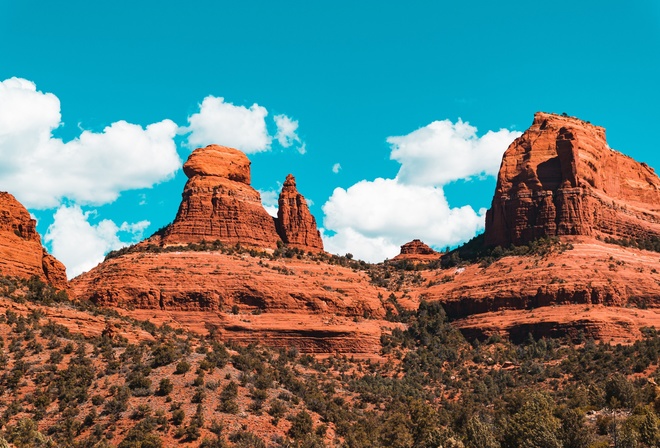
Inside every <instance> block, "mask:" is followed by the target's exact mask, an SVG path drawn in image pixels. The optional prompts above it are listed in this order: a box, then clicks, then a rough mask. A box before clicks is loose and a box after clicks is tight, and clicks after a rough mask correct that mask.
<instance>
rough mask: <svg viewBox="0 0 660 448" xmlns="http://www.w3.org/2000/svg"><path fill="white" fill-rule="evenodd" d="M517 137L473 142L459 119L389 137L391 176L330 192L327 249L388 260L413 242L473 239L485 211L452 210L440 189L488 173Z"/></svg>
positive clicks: (473, 134)
mask: <svg viewBox="0 0 660 448" xmlns="http://www.w3.org/2000/svg"><path fill="white" fill-rule="evenodd" d="M519 135H520V133H519V132H512V131H508V130H506V129H502V130H499V131H497V132H493V131H489V132H488V133H486V134H485V135H484V136H482V137H478V136H477V129H476V128H475V127H473V126H471V125H470V124H469V123H467V122H463V121H461V120H460V119H459V120H458V122H457V123H455V124H454V123H451V122H450V121H448V120H445V121H436V122H433V123H431V124H429V125H428V126H425V127H423V128H421V129H418V130H416V131H414V132H412V133H410V134H408V135H405V136H400V137H389V138H388V139H387V141H388V143H390V145H391V147H392V153H391V158H392V159H394V160H396V161H398V162H399V163H400V164H401V168H400V169H399V172H398V174H397V176H396V177H395V178H394V179H382V178H378V179H375V180H373V181H368V180H362V181H360V182H358V183H356V184H355V185H353V186H351V187H350V188H348V189H343V188H337V189H335V190H334V192H333V193H332V195H331V196H330V198H329V199H328V201H327V202H326V203H325V204H324V205H323V207H322V208H323V212H324V214H325V218H324V227H325V229H324V231H323V240H324V244H325V247H326V250H328V251H329V252H332V253H337V254H345V253H347V252H351V253H352V254H353V255H355V256H356V257H358V258H361V259H363V260H366V261H371V262H377V261H382V260H383V259H385V258H391V257H393V256H395V255H396V254H398V253H399V248H400V246H401V245H402V244H403V243H406V242H408V241H410V240H412V239H414V238H420V239H422V240H423V241H425V242H426V243H427V244H430V245H432V246H435V247H438V248H442V247H445V246H447V245H450V246H451V245H455V244H458V243H460V242H462V241H465V240H467V239H469V238H471V237H473V236H474V235H475V234H476V233H477V232H479V231H481V230H483V228H484V217H485V212H486V210H485V209H480V210H474V209H473V208H472V207H471V206H470V205H463V206H461V207H453V206H452V205H451V204H449V202H448V201H447V198H446V197H445V194H444V191H443V188H442V187H443V185H446V184H448V183H450V182H453V181H456V180H459V179H468V178H471V177H475V176H478V177H482V176H492V175H495V174H496V173H497V171H498V168H499V165H500V162H501V158H502V154H503V153H504V151H505V150H506V148H507V147H508V145H509V144H510V143H511V142H512V141H513V140H514V139H515V138H516V137H517V136H519ZM333 171H334V169H333Z"/></svg>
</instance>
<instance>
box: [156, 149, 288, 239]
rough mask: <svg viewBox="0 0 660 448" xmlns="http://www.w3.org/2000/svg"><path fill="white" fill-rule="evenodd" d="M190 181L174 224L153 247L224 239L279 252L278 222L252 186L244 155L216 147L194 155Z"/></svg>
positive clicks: (187, 168)
mask: <svg viewBox="0 0 660 448" xmlns="http://www.w3.org/2000/svg"><path fill="white" fill-rule="evenodd" d="M183 171H184V173H185V174H186V176H188V182H187V183H186V185H185V187H184V189H183V195H182V201H181V205H180V206H179V211H178V213H177V215H176V218H175V219H174V222H173V223H172V224H170V225H169V226H167V227H166V228H165V229H164V230H163V231H162V233H161V235H156V236H154V237H152V242H153V241H154V240H156V242H158V243H160V244H162V245H170V244H187V243H199V242H201V241H202V240H205V241H215V240H220V241H222V242H223V243H226V244H232V245H233V244H237V243H238V244H242V245H246V246H253V247H259V248H276V247H277V242H278V241H279V239H280V238H279V236H278V235H277V231H276V230H275V223H274V221H273V217H272V216H270V215H269V214H268V213H267V212H266V210H265V209H264V207H263V205H262V204H261V196H260V195H259V192H258V191H257V190H255V189H254V188H252V187H251V186H250V160H249V159H248V158H247V156H246V155H245V154H243V153H242V152H241V151H239V150H237V149H233V148H227V147H225V146H217V145H211V146H207V147H205V148H199V149H196V150H195V151H193V153H192V154H191V155H190V157H189V158H188V161H187V162H186V163H185V164H184V165H183Z"/></svg>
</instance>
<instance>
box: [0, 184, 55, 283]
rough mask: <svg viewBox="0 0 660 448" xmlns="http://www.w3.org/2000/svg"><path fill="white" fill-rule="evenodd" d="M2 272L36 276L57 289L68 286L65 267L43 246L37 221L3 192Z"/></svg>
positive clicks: (0, 205) (0, 201)
mask: <svg viewBox="0 0 660 448" xmlns="http://www.w3.org/2000/svg"><path fill="white" fill-rule="evenodd" d="M0 273H1V274H2V275H10V276H17V277H23V278H30V277H32V276H33V275H37V276H38V277H40V278H41V279H42V280H44V281H46V282H48V283H50V284H52V285H53V286H54V287H55V288H58V289H64V288H66V287H67V279H66V270H65V268H64V265H63V264H62V263H60V262H59V261H58V260H57V259H56V258H55V257H53V256H52V255H50V254H49V253H48V252H46V249H44V248H43V246H42V245H41V238H40V237H39V234H38V233H37V229H36V222H35V221H34V219H32V218H31V217H30V214H29V213H28V211H27V210H26V209H25V207H23V205H22V204H21V203H20V202H18V201H17V200H16V198H14V196H12V195H11V194H9V193H5V192H0Z"/></svg>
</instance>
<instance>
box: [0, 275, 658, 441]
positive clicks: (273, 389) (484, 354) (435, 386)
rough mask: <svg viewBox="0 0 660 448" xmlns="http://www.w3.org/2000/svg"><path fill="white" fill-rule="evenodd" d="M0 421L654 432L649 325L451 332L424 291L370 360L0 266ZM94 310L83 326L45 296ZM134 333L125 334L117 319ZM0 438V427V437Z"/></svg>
mask: <svg viewBox="0 0 660 448" xmlns="http://www.w3.org/2000/svg"><path fill="white" fill-rule="evenodd" d="M2 285H3V288H4V295H5V296H6V297H10V298H11V300H12V301H11V302H10V301H9V300H7V299H4V300H5V301H4V302H3V303H6V306H5V311H4V313H3V314H1V315H0V337H1V339H0V344H1V345H2V349H3V350H2V353H3V355H2V357H1V358H0V397H1V398H0V425H2V426H1V431H2V432H1V436H2V437H3V439H4V440H6V441H7V442H10V443H12V444H14V445H15V446H17V447H28V446H30V447H32V446H61V447H107V446H119V447H159V446H173V445H180V446H203V447H229V446H238V447H260V446H283V447H284V446H286V447H323V446H345V447H439V446H442V447H470V448H476V447H486V448H489V447H504V448H510V447H530V448H533V447H545V448H547V447H564V448H569V447H571V448H572V447H593V448H595V447H606V446H611V445H612V444H615V446H618V447H654V446H658V444H660V429H659V420H658V419H659V417H658V415H659V412H660V390H659V389H658V387H657V385H656V383H657V381H659V380H660V377H659V373H658V371H657V367H658V356H659V354H660V335H658V333H657V332H656V331H655V330H653V329H648V330H646V331H645V337H644V339H643V340H641V341H638V342H636V343H635V344H633V345H630V346H620V345H619V346H611V345H607V344H600V343H598V344H597V343H595V342H594V341H591V340H583V341H580V342H579V343H577V344H574V343H572V342H571V341H568V340H545V339H541V340H534V339H531V338H530V339H529V340H527V341H526V342H525V343H523V344H513V343H511V342H508V341H503V340H500V339H499V338H497V337H492V338H491V339H489V340H488V341H486V342H484V343H479V342H473V343H469V342H467V341H466V340H465V339H464V338H463V336H462V335H461V334H460V332H458V331H456V330H455V329H454V328H453V327H452V326H451V325H450V324H449V323H448V322H447V319H446V317H445V314H444V312H443V310H442V307H441V306H439V305H438V304H429V303H425V302H424V303H422V304H421V305H420V307H419V309H418V310H417V311H415V312H409V313H402V314H401V315H400V317H399V319H400V320H403V321H404V323H405V324H406V325H405V326H404V327H402V329H399V330H395V331H393V332H392V334H391V335H385V336H384V337H383V339H382V343H383V353H382V361H381V362H374V361H368V360H367V361H364V360H355V359H352V358H349V357H346V356H330V357H328V358H325V359H317V358H314V357H311V356H309V355H303V356H301V355H299V354H298V353H297V352H296V351H295V350H289V351H285V350H280V351H273V350H269V349H266V348H262V347H258V346H255V345H250V346H247V347H240V346H227V345H224V344H222V343H221V342H220V341H215V340H212V339H211V338H210V337H201V336H198V335H194V334H187V333H184V332H182V331H174V330H172V329H171V328H169V327H167V326H163V327H161V328H156V327H155V326H153V324H150V323H148V322H137V321H134V320H131V319H128V318H123V317H121V316H118V315H117V314H115V313H113V312H112V311H109V310H103V309H98V308H95V307H93V306H92V305H90V304H83V303H71V302H68V301H66V300H65V297H63V296H62V295H61V294H60V295H57V294H55V292H54V291H52V290H51V289H50V288H49V287H47V286H45V285H43V284H41V283H40V282H39V281H37V280H31V281H30V282H22V281H16V280H12V279H4V280H3V282H2ZM53 309H56V310H58V311H61V312H62V313H65V312H66V311H67V310H70V309H75V310H78V311H81V310H84V311H85V312H86V313H88V314H89V316H99V315H101V316H104V317H105V318H106V319H107V321H108V326H107V328H106V330H105V331H104V332H103V333H102V334H100V335H99V336H95V337H87V338H85V337H83V336H81V335H79V334H74V333H72V332H70V331H69V330H68V329H67V328H65V327H63V326H61V325H59V324H57V323H55V322H53V321H52V320H50V321H49V319H47V318H46V317H45V316H46V311H48V310H53ZM131 328H138V329H140V330H142V331H143V332H144V330H146V331H147V332H149V333H148V334H149V335H150V337H148V338H143V339H142V340H133V341H129V340H127V339H126V338H124V337H122V336H121V333H122V331H125V330H126V329H131ZM0 446H1V441H0Z"/></svg>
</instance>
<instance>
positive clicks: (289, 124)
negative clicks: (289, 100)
mask: <svg viewBox="0 0 660 448" xmlns="http://www.w3.org/2000/svg"><path fill="white" fill-rule="evenodd" d="M267 116H268V110H267V109H266V108H265V107H263V106H260V105H258V104H256V103H255V104H253V105H252V106H250V107H249V108H248V107H245V106H237V105H234V104H232V103H228V102H225V99H224V98H221V97H215V96H207V97H206V98H204V100H203V101H202V104H200V105H199V112H197V113H194V114H192V115H191V116H190V117H188V123H189V126H188V127H184V128H181V129H180V132H182V133H188V134H189V135H188V146H190V147H191V148H196V147H200V146H206V145H210V144H219V145H224V146H231V147H233V148H238V149H240V150H241V151H243V152H245V153H248V154H251V153H256V152H263V151H269V150H270V149H271V144H272V141H273V138H275V140H277V142H278V143H279V144H280V145H281V146H282V147H284V148H289V147H291V146H293V145H294V144H297V147H296V149H297V150H298V152H299V153H301V154H305V153H306V152H307V148H306V145H305V143H303V142H302V141H301V140H300V137H299V136H298V121H297V120H294V119H292V118H290V117H288V116H286V115H284V114H280V115H275V116H274V117H273V121H274V122H275V127H276V132H275V137H273V136H272V135H271V134H270V132H269V131H268V126H267V123H266V117H267Z"/></svg>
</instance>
